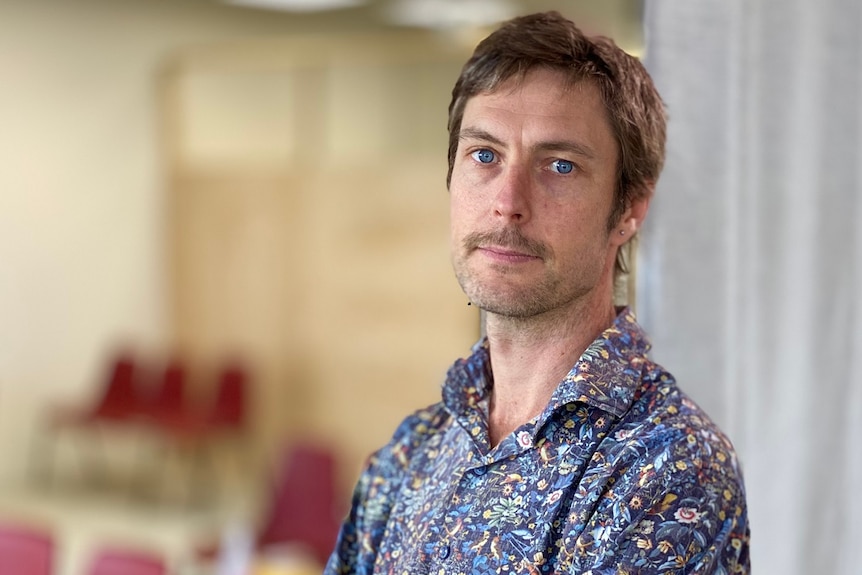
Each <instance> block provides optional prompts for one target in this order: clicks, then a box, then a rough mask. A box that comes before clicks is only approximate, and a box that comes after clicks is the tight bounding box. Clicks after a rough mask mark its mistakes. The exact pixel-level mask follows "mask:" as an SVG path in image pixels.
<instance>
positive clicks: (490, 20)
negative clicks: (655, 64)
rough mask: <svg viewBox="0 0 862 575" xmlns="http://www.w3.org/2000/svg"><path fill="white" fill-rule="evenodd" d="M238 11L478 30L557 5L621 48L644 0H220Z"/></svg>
mask: <svg viewBox="0 0 862 575" xmlns="http://www.w3.org/2000/svg"><path fill="white" fill-rule="evenodd" d="M221 2H222V3H224V4H228V5H230V6H231V7H233V8H236V9H241V10H255V11H270V12H273V15H275V13H276V12H277V13H278V14H279V17H285V16H287V17H290V18H291V19H295V20H297V21H298V22H307V23H309V24H313V25H314V27H315V28H319V27H320V26H325V25H327V24H331V25H332V26H333V27H337V28H338V27H344V26H345V25H346V26H349V27H350V28H351V29H356V28H364V29H369V30H381V29H389V28H425V29H434V30H442V31H452V30H459V31H462V30H464V29H482V28H487V27H490V26H493V25H494V24H496V23H498V22H500V21H502V20H506V19H508V18H511V17H513V16H516V15H519V14H527V13H530V12H541V11H546V10H557V11H559V12H561V13H562V14H563V15H565V16H567V17H569V18H571V19H572V20H574V21H575V22H577V23H578V25H579V26H580V27H581V28H583V29H585V30H586V31H588V32H589V33H598V34H603V35H607V36H610V37H612V38H614V39H615V40H616V42H617V43H618V44H619V45H620V46H621V47H622V48H624V49H625V50H627V51H629V52H631V53H635V54H639V53H641V51H642V46H643V33H642V30H641V25H642V11H643V0H221Z"/></svg>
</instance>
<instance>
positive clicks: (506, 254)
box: [475, 245, 542, 263]
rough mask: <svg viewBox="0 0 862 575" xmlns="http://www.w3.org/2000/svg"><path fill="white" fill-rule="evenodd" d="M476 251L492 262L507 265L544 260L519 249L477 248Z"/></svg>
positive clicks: (499, 247) (489, 246)
mask: <svg viewBox="0 0 862 575" xmlns="http://www.w3.org/2000/svg"><path fill="white" fill-rule="evenodd" d="M475 251H477V252H479V253H480V254H482V255H484V256H486V257H488V258H490V259H492V260H497V261H502V262H507V263H520V262H529V261H536V260H541V259H542V258H541V257H539V256H537V255H535V254H532V253H527V252H524V251H521V250H519V249H512V248H509V247H505V246H497V245H488V246H477V247H476V248H475Z"/></svg>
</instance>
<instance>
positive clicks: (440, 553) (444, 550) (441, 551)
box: [437, 545, 452, 560]
mask: <svg viewBox="0 0 862 575" xmlns="http://www.w3.org/2000/svg"><path fill="white" fill-rule="evenodd" d="M451 551H452V548H451V547H449V546H448V545H441V546H440V547H438V548H437V558H438V559H441V560H442V559H446V558H447V557H449V553H451Z"/></svg>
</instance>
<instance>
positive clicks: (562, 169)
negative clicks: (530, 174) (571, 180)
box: [551, 160, 575, 174]
mask: <svg viewBox="0 0 862 575" xmlns="http://www.w3.org/2000/svg"><path fill="white" fill-rule="evenodd" d="M574 169H575V165H574V164H573V163H571V162H570V161H568V160H554V161H553V162H551V170H553V171H555V172H557V173H558V174H570V173H571V172H572V170H574Z"/></svg>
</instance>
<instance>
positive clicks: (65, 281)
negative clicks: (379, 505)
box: [0, 0, 862, 575]
mask: <svg viewBox="0 0 862 575" xmlns="http://www.w3.org/2000/svg"><path fill="white" fill-rule="evenodd" d="M547 9H556V10H559V11H561V12H562V13H563V14H565V15H567V16H569V17H571V18H572V19H574V20H575V21H576V22H577V23H578V24H579V25H580V26H581V27H582V28H584V29H585V30H587V31H590V32H593V33H601V34H604V35H608V36H611V37H612V38H614V39H615V40H616V42H617V43H618V44H619V45H620V46H621V47H623V48H624V49H626V50H627V51H629V52H630V53H632V54H635V55H637V56H640V57H643V58H644V59H645V62H646V64H647V67H648V68H649V70H650V72H651V74H652V75H653V77H654V78H655V80H656V83H657V84H658V86H659V91H660V92H661V93H662V95H663V97H664V98H665V100H666V102H667V104H668V109H669V114H670V118H671V120H670V126H669V142H668V160H667V166H666V170H665V173H664V175H663V176H662V180H661V181H660V183H659V187H658V190H657V195H656V199H655V201H654V203H653V207H652V210H651V215H650V218H649V219H648V224H647V228H646V229H645V230H644V233H643V237H642V239H641V245H640V252H639V255H638V260H637V282H636V289H633V290H632V294H633V296H634V294H635V293H636V298H635V297H631V298H630V300H631V303H633V304H635V303H636V304H637V305H636V307H637V311H638V314H639V316H640V317H641V320H642V323H644V325H645V326H646V328H647V330H648V331H649V332H650V333H651V334H652V335H653V336H654V342H655V348H654V351H655V356H656V358H657V359H658V360H659V361H661V362H662V363H664V364H666V365H667V367H668V368H669V369H670V371H672V372H673V373H675V374H676V375H677V376H678V379H679V380H680V382H681V386H682V387H683V389H685V390H686V391H688V392H689V393H690V394H691V395H692V396H693V397H694V398H695V399H696V400H697V401H698V402H700V403H701V404H702V405H703V406H704V408H705V409H706V410H707V412H709V413H710V414H712V415H713V416H714V417H715V419H716V420H717V421H718V422H719V424H720V425H721V426H722V427H723V428H724V429H725V431H727V432H728V434H729V435H730V437H731V439H732V440H733V441H734V442H735V443H736V445H737V448H738V451H739V453H740V456H741V459H742V462H743V469H744V471H745V473H746V481H747V485H748V491H749V496H748V497H749V505H750V507H751V520H752V529H753V548H752V555H753V561H754V565H755V571H756V572H758V573H776V574H778V573H781V574H800V575H801V574H807V573H815V572H817V573H819V572H829V573H842V574H848V575H849V574H851V573H857V572H858V568H857V566H856V565H855V564H854V561H853V558H852V556H851V551H852V549H853V545H852V542H854V541H856V540H859V539H860V538H862V522H860V521H859V519H858V518H859V517H862V498H860V496H859V495H858V485H859V484H860V482H862V450H860V449H859V440H860V439H862V381H860V378H859V376H858V373H859V371H858V368H859V361H860V359H862V330H860V327H859V326H862V323H860V322H862V309H860V307H859V304H858V302H857V299H858V297H857V295H858V294H859V293H860V292H862V289H860V286H862V234H860V232H859V231H858V221H859V219H860V216H862V202H860V189H862V186H860V177H862V172H860V171H859V169H858V165H859V157H860V141H862V138H860V136H862V132H860V131H862V113H860V104H859V102H862V93H860V92H862V45H860V41H859V40H858V38H857V36H858V34H857V33H856V30H858V28H859V27H860V25H862V7H860V6H857V3H856V2H855V0H824V2H820V3H817V6H814V3H810V2H806V0H787V1H782V2H779V1H777V0H771V1H766V0H765V1H763V2H757V3H746V2H744V1H743V0H735V1H725V0H722V1H719V0H699V1H695V2H674V1H672V0H655V1H647V2H642V1H640V0H517V1H516V0H510V1H505V0H487V1H486V0H341V1H340V2H335V1H333V2H329V1H324V0H306V1H304V2H301V1H298V0H294V1H293V2H277V1H276V0H268V1H266V2H264V1H261V2H259V3H258V2H252V1H251V0H248V1H240V0H237V1H235V2H220V1H217V0H170V1H167V0H72V1H69V2H63V3H59V2H47V1H43V0H37V1H33V0H3V2H2V3H0V82H2V87H3V89H2V90H0V127H2V129H0V325H2V327H0V453H2V454H3V457H2V458H0V547H2V545H3V541H4V537H5V535H4V534H7V533H8V532H9V530H12V531H13V533H12V534H11V535H10V537H13V536H14V537H19V538H22V537H23V538H24V539H26V541H27V544H28V545H30V546H34V547H40V548H44V549H45V550H46V554H50V556H52V557H53V558H54V559H53V560H54V566H53V571H52V572H54V573H58V574H62V575H73V574H74V575H78V574H85V573H97V571H96V569H99V568H100V567H99V565H109V564H111V562H112V561H119V560H121V559H122V558H119V559H118V558H117V557H115V556H114V555H115V552H117V551H120V552H122V553H125V554H126V555H130V556H131V557H132V559H133V560H134V561H138V563H139V566H140V565H144V564H146V563H147V561H151V560H152V561H164V562H165V563H166V564H167V567H168V568H169V569H170V571H169V572H170V573H174V574H178V575H185V574H196V573H197V574H203V573H215V572H218V573H220V574H222V575H233V574H236V573H240V572H241V571H231V570H230V569H231V566H233V565H241V564H242V563H244V562H245V560H247V559H249V558H250V557H251V558H253V559H254V560H255V561H256V562H257V565H258V567H259V571H260V572H261V573H263V572H269V573H284V572H292V573H296V572H302V573H306V572H308V573H316V572H317V573H319V572H320V569H321V567H320V565H321V561H322V557H323V556H324V555H325V553H326V549H327V548H328V547H329V546H331V541H330V539H331V538H332V537H333V536H334V534H333V533H332V530H333V529H334V525H335V524H336V522H337V520H338V519H339V518H340V517H341V516H342V515H343V513H344V511H345V509H346V506H347V503H348V500H349V496H350V491H351V488H352V485H353V482H354V481H355V479H356V477H357V475H358V473H359V470H360V468H361V465H362V462H363V460H364V458H365V457H366V456H367V455H368V454H369V453H370V452H371V451H372V450H374V449H375V448H377V447H379V446H380V445H382V444H383V443H384V442H386V441H387V439H388V438H389V436H390V435H391V433H392V431H393V430H394V428H395V427H396V426H397V424H398V423H399V422H400V421H401V419H402V418H403V417H404V416H405V415H407V414H408V413H410V412H411V411H412V410H414V409H416V408H418V407H421V406H423V405H426V404H428V403H431V402H434V401H436V400H437V399H438V396H439V386H440V383H441V382H442V379H443V377H444V374H445V372H446V369H447V368H448V366H449V365H450V364H451V362H452V361H453V360H454V359H455V358H456V357H460V356H463V355H464V354H466V353H467V352H468V350H469V346H470V345H471V344H472V343H473V342H474V341H475V340H476V339H477V338H478V336H479V317H478V314H477V312H476V310H475V309H473V308H471V307H468V306H467V305H466V300H465V299H464V297H463V295H462V294H461V292H460V289H459V288H458V286H457V283H456V282H455V280H454V278H453V277H452V273H451V270H450V267H449V259H448V231H447V210H448V205H447V197H446V190H445V174H446V145H447V134H446V117H447V114H446V109H447V106H448V103H449V94H450V91H451V88H452V85H453V84H454V81H455V79H456V78H457V75H458V72H459V70H460V67H461V65H462V64H463V62H464V61H465V60H466V58H467V57H468V56H469V54H470V52H471V51H472V48H473V47H474V46H475V44H476V42H477V41H478V40H479V39H481V38H482V37H484V36H485V35H486V34H487V33H488V31H490V30H491V29H492V28H493V27H494V26H495V24H496V23H497V22H499V21H501V20H504V19H506V18H509V17H511V16H514V15H517V14H523V13H528V12H534V11H540V10H547ZM297 470H301V471H300V472H298V471H297ZM297 494H301V496H297ZM285 510H290V511H289V512H288V511H285ZM321 510H323V511H321ZM321 517H325V519H320V518H321ZM16 529H17V530H19V532H17V534H16V533H15V532H14V531H15V530H16ZM20 530H24V531H25V532H24V533H23V534H22V533H20ZM286 541H291V542H293V543H291V544H290V545H287V546H285V545H284V543H285V542H286ZM298 543H302V544H301V545H300V544H298ZM264 548H266V549H267V551H266V552H264V551H263V549H264ZM0 561H2V559H0ZM13 565H16V567H15V568H14V569H15V570H12V571H7V570H6V569H7V568H8V567H7V566H6V565H5V564H3V563H2V562H0V573H4V574H5V573H7V572H9V573H13V572H14V573H24V571H21V569H23V568H22V567H20V564H17V563H13ZM141 568H143V567H141ZM106 569H107V567H106ZM267 569H268V571H265V570H267ZM121 572H122V571H121ZM157 572H158V571H153V573H157ZM99 573H104V574H105V575H107V574H108V573H109V571H107V570H106V571H102V572H99Z"/></svg>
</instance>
